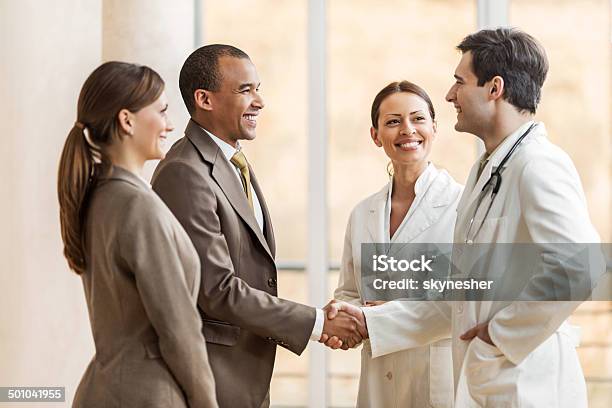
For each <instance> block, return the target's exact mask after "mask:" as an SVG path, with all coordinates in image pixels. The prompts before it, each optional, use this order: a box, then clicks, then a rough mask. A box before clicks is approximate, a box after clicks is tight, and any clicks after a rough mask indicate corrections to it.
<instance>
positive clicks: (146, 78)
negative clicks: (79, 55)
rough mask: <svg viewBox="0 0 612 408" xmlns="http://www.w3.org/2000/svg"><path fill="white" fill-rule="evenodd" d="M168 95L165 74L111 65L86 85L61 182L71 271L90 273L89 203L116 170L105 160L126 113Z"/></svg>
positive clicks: (65, 153) (66, 147) (63, 225)
mask: <svg viewBox="0 0 612 408" xmlns="http://www.w3.org/2000/svg"><path fill="white" fill-rule="evenodd" d="M163 91H164V81H163V80H162V79H161V77H160V76H159V74H158V73H157V72H155V71H154V70H152V69H151V68H149V67H146V66H143V65H135V64H128V63H126V62H119V61H109V62H105V63H104V64H102V65H100V66H99V67H98V68H96V69H95V70H94V71H93V72H92V73H91V74H90V75H89V76H88V77H87V79H86V80H85V83H84V84H83V87H82V88H81V93H80V94H79V100H78V103H77V118H79V119H78V121H77V122H76V123H75V124H74V126H73V127H72V129H71V130H70V133H68V137H67V139H66V143H65V144H64V149H63V151H62V157H61V159H60V163H59V171H58V178H57V195H58V198H59V207H60V227H61V233H62V240H63V241H64V256H65V257H66V259H67V260H68V265H69V266H70V269H72V270H73V271H75V272H76V273H77V274H79V275H80V274H82V273H83V272H85V270H86V269H87V260H86V259H85V258H86V255H85V254H86V251H85V244H86V243H85V221H86V217H87V212H88V206H89V198H90V195H91V192H92V191H93V189H94V188H95V187H96V184H97V182H98V179H99V178H100V177H101V176H103V175H102V174H101V172H105V173H106V172H109V171H110V170H111V163H110V158H109V157H108V155H105V154H103V153H104V151H105V150H106V149H107V148H108V147H109V146H112V145H113V143H116V142H117V141H119V140H121V138H122V137H123V134H122V132H121V126H120V125H119V122H118V119H117V117H118V114H119V112H120V111H121V109H127V110H129V111H130V112H138V111H139V110H140V109H142V108H144V107H145V106H148V105H150V104H152V103H153V102H154V101H156V100H157V99H158V98H159V96H160V95H161V94H162V92H163Z"/></svg>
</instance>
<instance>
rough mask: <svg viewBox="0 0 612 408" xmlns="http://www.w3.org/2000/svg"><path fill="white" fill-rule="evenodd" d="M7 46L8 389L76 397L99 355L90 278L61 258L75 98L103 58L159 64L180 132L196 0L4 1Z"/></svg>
mask: <svg viewBox="0 0 612 408" xmlns="http://www.w3.org/2000/svg"><path fill="white" fill-rule="evenodd" d="M0 41H2V43H1V44H2V47H0V49H1V50H2V64H0V89H2V98H1V99H0V112H2V113H1V116H2V119H1V120H0V126H2V127H1V128H0V129H1V134H2V135H3V136H2V137H0V146H1V152H2V155H3V160H2V162H1V163H0V174H2V175H4V180H3V181H2V183H0V188H1V190H0V191H1V193H2V195H1V196H2V201H1V203H0V224H1V225H3V227H2V233H1V235H0V248H1V249H0V251H1V252H0V386H11V385H19V386H26V385H32V386H65V387H66V396H67V402H68V403H70V401H71V400H72V396H73V394H74V391H75V388H76V386H77V385H78V381H79V380H80V377H81V375H82V373H83V371H84V370H85V367H86V365H87V364H88V362H89V360H90V359H91V357H92V356H93V353H94V347H93V341H92V338H91V332H90V328H89V320H88V316H87V307H86V305H85V301H84V295H83V289H82V285H81V279H80V278H79V277H78V276H76V275H75V274H74V273H72V272H70V271H69V270H68V268H67V266H66V261H65V260H64V258H63V256H62V243H61V239H60V234H59V219H58V211H59V210H58V204H57V193H56V183H57V176H56V175H57V164H58V161H59V156H60V153H61V149H62V146H63V143H64V140H65V138H66V135H67V132H68V131H69V129H70V128H71V127H72V124H73V123H74V121H75V119H76V103H77V98H78V93H79V91H80V88H81V85H82V84H83V81H84V80H85V78H86V77H87V75H89V73H90V72H91V71H92V70H93V69H94V68H95V67H96V66H97V65H99V64H100V63H101V62H102V61H107V60H111V59H119V60H125V61H128V62H138V63H144V64H147V65H150V66H151V67H152V68H154V69H156V70H157V71H158V72H159V73H160V74H161V75H162V77H163V78H164V79H165V80H166V83H167V87H166V88H167V89H166V92H167V94H168V98H169V103H170V106H171V108H170V115H171V118H172V119H173V120H174V122H175V124H176V125H177V131H176V132H175V133H174V139H176V138H178V137H180V134H181V133H182V129H183V127H184V125H185V123H186V119H187V114H186V113H185V110H184V108H183V103H182V100H181V98H180V93H179V91H178V72H179V69H180V66H181V64H182V61H183V60H184V58H185V57H186V55H187V54H188V53H189V52H190V51H191V49H192V45H193V1H191V0H181V1H174V2H172V4H170V3H168V2H164V1H162V0H160V1H144V0H143V1H130V2H122V1H109V0H105V1H100V0H87V1H81V0H56V1H53V2H43V1H35V0H29V1H9V0H2V2H1V3H0ZM153 165H154V163H151V164H150V165H149V166H148V168H147V175H148V174H150V172H151V170H152V168H153ZM66 405H67V404H66ZM2 406H5V405H4V404H2ZM17 406H23V404H17Z"/></svg>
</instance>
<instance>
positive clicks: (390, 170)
mask: <svg viewBox="0 0 612 408" xmlns="http://www.w3.org/2000/svg"><path fill="white" fill-rule="evenodd" d="M387 174H388V175H389V178H392V177H393V162H389V163H387Z"/></svg>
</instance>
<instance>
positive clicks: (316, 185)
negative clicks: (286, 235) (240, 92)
mask: <svg viewBox="0 0 612 408" xmlns="http://www.w3.org/2000/svg"><path fill="white" fill-rule="evenodd" d="M325 29H326V1H325V0H309V1H308V259H307V271H308V302H309V304H311V305H314V306H317V307H322V306H323V305H324V304H325V303H326V302H327V279H328V269H329V261H328V251H327V248H328V235H329V234H328V231H327V143H328V141H327V108H326V100H327V98H326V87H325V84H326V76H327V70H326V64H325V61H326V50H327V46H326V30H325ZM308 348H309V353H310V359H309V361H308V363H309V364H308V406H309V407H313V408H314V407H324V406H327V399H328V387H327V374H328V372H327V371H328V370H327V354H326V350H325V348H324V347H323V346H322V345H320V344H318V343H311V344H310V345H309V346H308Z"/></svg>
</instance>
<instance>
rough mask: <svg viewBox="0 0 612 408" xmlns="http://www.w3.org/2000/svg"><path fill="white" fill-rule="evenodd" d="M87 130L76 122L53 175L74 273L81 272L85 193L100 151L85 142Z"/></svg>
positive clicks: (92, 182) (93, 177) (83, 264)
mask: <svg viewBox="0 0 612 408" xmlns="http://www.w3.org/2000/svg"><path fill="white" fill-rule="evenodd" d="M88 133H89V130H88V129H87V128H86V127H85V126H84V125H83V124H82V123H80V122H76V123H75V124H74V126H73V127H72V129H71V130H70V133H69V134H68V138H67V139H66V143H65V144H64V149H63V151H62V157H61V159H60V163H59V172H58V178H57V194H58V198H59V207H60V227H61V233H62V240H63V241H64V256H65V257H66V259H67V260H68V265H69V266H70V269H72V270H73V271H75V272H76V273H77V274H79V275H80V274H81V273H83V272H84V271H85V267H86V261H85V248H84V241H85V240H84V224H85V213H86V212H87V208H86V207H87V201H88V198H89V197H88V196H89V192H90V191H91V189H92V187H93V186H94V185H95V183H96V181H97V174H96V173H97V170H96V167H97V166H96V162H99V161H100V157H101V156H100V150H99V149H98V148H97V146H96V147H94V146H93V145H90V144H89V142H88V141H87V138H88Z"/></svg>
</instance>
